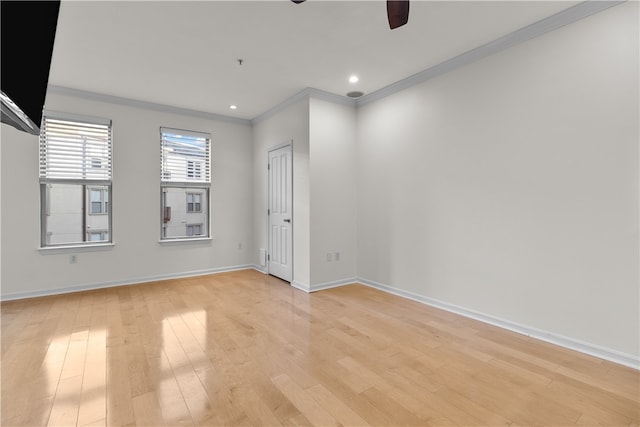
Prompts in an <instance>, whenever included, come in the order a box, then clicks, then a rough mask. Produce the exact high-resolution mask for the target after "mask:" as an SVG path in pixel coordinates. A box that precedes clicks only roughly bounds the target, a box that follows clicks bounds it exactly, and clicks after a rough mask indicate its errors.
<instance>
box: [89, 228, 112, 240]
mask: <svg viewBox="0 0 640 427" xmlns="http://www.w3.org/2000/svg"><path fill="white" fill-rule="evenodd" d="M104 240H109V233H108V232H107V231H106V230H101V231H90V232H89V241H90V242H99V241H104Z"/></svg>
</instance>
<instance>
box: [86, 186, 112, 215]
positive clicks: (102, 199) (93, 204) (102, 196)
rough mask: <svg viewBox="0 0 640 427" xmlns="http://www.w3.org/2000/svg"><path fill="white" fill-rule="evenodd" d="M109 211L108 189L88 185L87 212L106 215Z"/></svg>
mask: <svg viewBox="0 0 640 427" xmlns="http://www.w3.org/2000/svg"><path fill="white" fill-rule="evenodd" d="M108 213H109V189H108V188H106V187H103V188H96V187H89V214H90V215H107V214H108Z"/></svg>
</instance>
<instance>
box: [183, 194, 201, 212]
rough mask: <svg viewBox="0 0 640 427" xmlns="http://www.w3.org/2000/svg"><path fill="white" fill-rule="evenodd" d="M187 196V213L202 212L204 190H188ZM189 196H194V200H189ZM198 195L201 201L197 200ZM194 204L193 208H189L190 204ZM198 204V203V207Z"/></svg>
mask: <svg viewBox="0 0 640 427" xmlns="http://www.w3.org/2000/svg"><path fill="white" fill-rule="evenodd" d="M186 196H187V213H188V214H190V213H202V192H200V191H187V192H186ZM189 196H191V197H192V199H191V200H192V201H191V202H189ZM196 196H197V197H198V199H199V201H198V202H196ZM190 204H191V205H193V207H192V208H191V210H190V209H189V205H190ZM196 205H198V209H196Z"/></svg>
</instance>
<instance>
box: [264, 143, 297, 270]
mask: <svg viewBox="0 0 640 427" xmlns="http://www.w3.org/2000/svg"><path fill="white" fill-rule="evenodd" d="M292 165H293V159H292V155H291V145H286V146H284V147H281V148H278V149H275V150H272V151H269V166H268V168H269V207H268V211H267V214H268V217H269V221H268V223H269V253H268V261H267V263H268V266H269V274H272V275H274V276H277V277H279V278H281V279H283V280H286V281H287V282H291V279H292V278H293V250H292V249H293V235H292V230H293V227H292V226H293V223H292V221H293V215H292V208H293V203H292V195H293V179H292V175H291V172H292Z"/></svg>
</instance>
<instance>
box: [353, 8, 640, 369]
mask: <svg viewBox="0 0 640 427" xmlns="http://www.w3.org/2000/svg"><path fill="white" fill-rule="evenodd" d="M638 89H639V88H638V3H637V2H629V3H628V4H623V5H620V6H616V7H613V8H611V9H609V10H606V11H604V12H602V13H599V14H597V15H594V16H591V17H589V18H586V19H584V20H582V21H579V22H577V23H574V24H572V25H569V26H566V27H563V28H561V29H559V30H556V31H554V32H552V33H549V34H547V35H544V36H542V37H539V38H536V39H534V40H531V41H529V42H526V43H524V44H521V45H519V46H516V47H514V48H511V49H509V50H506V51H503V52H501V53H499V54H496V55H494V56H491V57H488V58H485V59H483V60H481V61H479V62H476V63H474V64H471V65H468V66H466V67H464V68H461V69H458V70H456V71H453V72H451V73H449V74H446V75H443V76H440V77H438V78H435V79H433V80H430V81H427V82H425V83H424V84H421V85H419V86H417V87H413V88H410V89H407V90H405V91H403V92H400V93H397V94H395V95H392V96H390V97H388V98H385V99H382V100H380V101H377V102H374V103H371V104H368V105H366V106H363V107H361V108H360V109H359V112H358V132H359V133H358V147H357V153H358V157H359V171H358V196H359V197H358V213H359V215H358V253H359V258H358V273H359V276H360V277H362V278H364V279H368V280H371V281H375V282H378V283H381V284H385V285H389V286H392V287H395V288H397V289H400V290H402V291H407V292H411V293H414V294H416V295H421V296H425V297H427V298H433V299H436V300H439V301H443V302H445V303H448V304H453V305H457V306H460V307H463V308H466V309H469V310H474V311H477V312H480V313H484V314H487V315H490V316H495V317H497V318H502V319H507V320H508V321H509V322H512V323H518V324H521V325H526V326H528V327H531V328H537V329H540V330H542V331H547V332H551V333H553V334H557V335H560V336H565V337H571V338H572V339H574V340H577V341H583V342H585V343H589V344H593V345H595V346H602V347H605V348H607V349H611V350H614V351H619V352H622V353H625V354H628V355H635V357H636V358H637V357H638V355H639V354H640V351H639V336H640V330H639V326H638V325H639V324H640V322H639V317H638V316H639V313H640V306H639V290H638V288H639V285H638V283H639V282H638V193H639V188H638V141H639V131H638V117H639V111H638Z"/></svg>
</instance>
